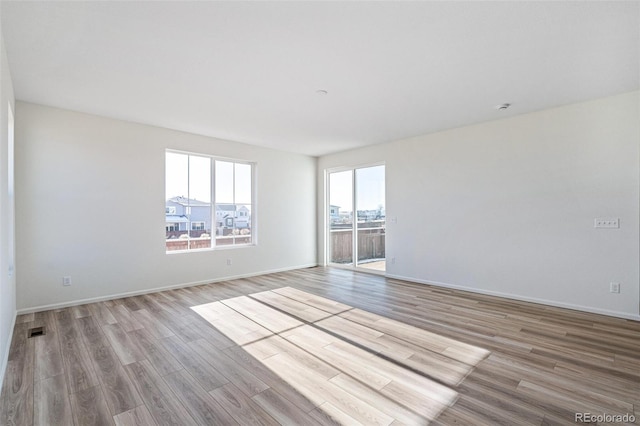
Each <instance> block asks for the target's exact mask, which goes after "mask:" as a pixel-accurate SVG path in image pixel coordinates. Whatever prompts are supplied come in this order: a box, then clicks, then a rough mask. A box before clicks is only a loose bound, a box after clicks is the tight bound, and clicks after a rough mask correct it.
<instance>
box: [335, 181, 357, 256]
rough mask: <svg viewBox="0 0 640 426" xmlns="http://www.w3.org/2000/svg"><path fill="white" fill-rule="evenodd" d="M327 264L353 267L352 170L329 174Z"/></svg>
mask: <svg viewBox="0 0 640 426" xmlns="http://www.w3.org/2000/svg"><path fill="white" fill-rule="evenodd" d="M329 263H336V264H341V265H353V170H347V171H344V172H335V173H330V174H329Z"/></svg>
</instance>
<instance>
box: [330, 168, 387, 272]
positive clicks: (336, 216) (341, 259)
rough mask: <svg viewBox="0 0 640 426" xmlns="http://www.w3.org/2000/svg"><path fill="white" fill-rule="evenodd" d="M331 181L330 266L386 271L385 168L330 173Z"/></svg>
mask: <svg viewBox="0 0 640 426" xmlns="http://www.w3.org/2000/svg"><path fill="white" fill-rule="evenodd" d="M328 178H329V179H328V186H329V202H328V206H327V214H328V235H327V238H328V251H329V253H328V256H329V257H328V259H329V263H330V264H333V265H343V266H351V267H357V268H364V269H369V270H375V271H384V270H385V167H384V165H377V166H371V167H359V168H353V169H348V170H340V171H335V172H330V173H329V176H328Z"/></svg>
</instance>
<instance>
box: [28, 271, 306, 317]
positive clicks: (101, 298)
mask: <svg viewBox="0 0 640 426" xmlns="http://www.w3.org/2000/svg"><path fill="white" fill-rule="evenodd" d="M315 266H318V264H317V263H309V264H306V265H299V266H291V267H287V268H280V269H271V270H267V271H260V272H252V273H250V274H242V275H230V276H226V277H220V278H212V279H209V280H203V281H195V282H189V283H180V284H174V285H169V286H164V287H155V288H149V289H145V290H138V291H129V292H125V293H115V294H108V295H105V296H98V297H91V298H89V299H79V300H72V301H68V302H61V303H52V304H50V305H41V306H33V307H29V308H22V309H18V313H17V315H22V314H30V313H32V312H42V311H49V310H51V309H62V308H68V307H70V306H78V305H84V304H86V303H95V302H104V301H105V300H113V299H121V298H123V297H131V296H139V295H141V294H149V293H157V292H159V291H165V290H173V289H176V288H185V287H193V286H197V285H203V284H211V283H216V282H221V281H230V280H237V279H241V278H250V277H256V276H259V275H267V274H275V273H277V272H286V271H292V270H295V269H304V268H313V267H315Z"/></svg>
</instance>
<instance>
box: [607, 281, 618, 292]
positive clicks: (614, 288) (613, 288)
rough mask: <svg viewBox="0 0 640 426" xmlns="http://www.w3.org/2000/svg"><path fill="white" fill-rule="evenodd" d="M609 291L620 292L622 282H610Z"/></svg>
mask: <svg viewBox="0 0 640 426" xmlns="http://www.w3.org/2000/svg"><path fill="white" fill-rule="evenodd" d="M609 293H620V283H609Z"/></svg>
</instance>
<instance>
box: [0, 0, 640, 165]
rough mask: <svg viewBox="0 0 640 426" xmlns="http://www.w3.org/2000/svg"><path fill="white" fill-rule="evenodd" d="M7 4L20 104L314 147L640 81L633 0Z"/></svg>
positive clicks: (392, 135) (390, 135)
mask: <svg viewBox="0 0 640 426" xmlns="http://www.w3.org/2000/svg"><path fill="white" fill-rule="evenodd" d="M1 13H2V32H3V34H4V37H5V45H6V49H7V52H8V58H9V64H10V69H11V73H12V76H13V82H14V86H15V93H16V97H17V98H18V99H20V100H24V101H29V102H35V103H40V104H45V105H52V106H57V107H61V108H67V109H71V110H77V111H83V112H89V113H94V114H99V115H103V116H108V117H114V118H119V119H123V120H129V121H135V122H140V123H146V124H152V125H156V126H161V127H167V128H171V129H178V130H182V131H187V132H192V133H197V134H202V135H208V136H214V137H219V138H224V139H230V140H234V141H240V142H246V143H250V144H254V145H259V146H265V147H271V148H277V149H281V150H286V151H293V152H299V153H304V154H309V155H323V154H327V153H332V152H338V151H342V150H346V149H350V148H355V147H360V146H364V145H368V144H375V143H381V142H385V141H390V140H396V139H401V138H405V137H410V136H415V135H419V134H425V133H431V132H435V131H438V130H443V129H448V128H453V127H459V126H464V125H468V124H471V123H477V122H482V121H488V120H494V119H498V118H503V117H508V116H511V115H515V114H522V113H526V112H530V111H536V110H540V109H545V108H549V107H553V106H558V105H563V104H568V103H573V102H579V101H583V100H587V99H592V98H597V97H602V96H607V95H611V94H617V93H622V92H626V91H631V90H637V89H638V88H640V67H639V63H640V58H639V53H640V3H638V2H635V1H634V2H631V1H628V2H582V1H580V2H573V1H572V2H464V3H462V2H10V1H2V6H1ZM319 89H323V90H326V91H328V94H327V95H319V94H317V93H316V91H317V90H319ZM503 102H510V103H512V104H513V106H512V107H511V108H510V109H509V110H508V111H504V112H497V111H495V110H494V106H495V105H498V104H501V103H503Z"/></svg>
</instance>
